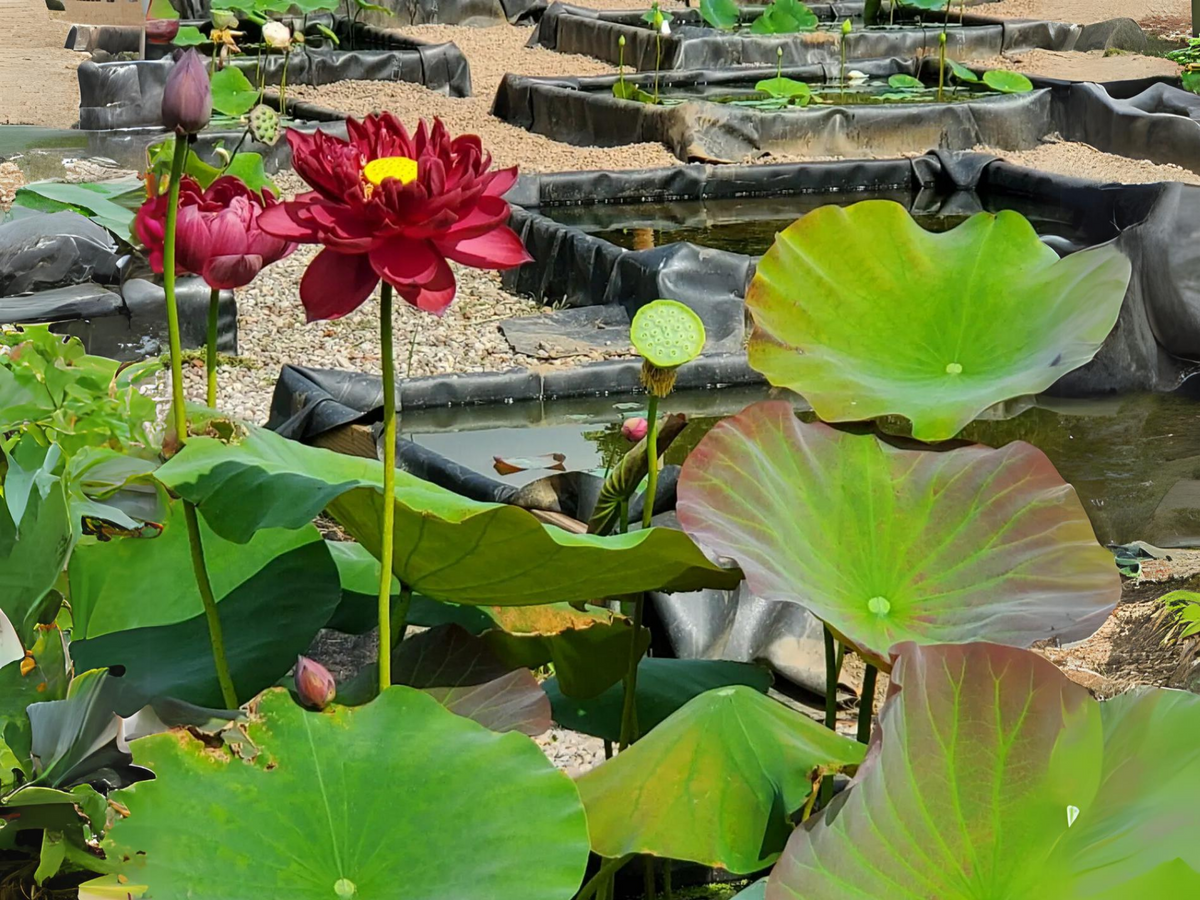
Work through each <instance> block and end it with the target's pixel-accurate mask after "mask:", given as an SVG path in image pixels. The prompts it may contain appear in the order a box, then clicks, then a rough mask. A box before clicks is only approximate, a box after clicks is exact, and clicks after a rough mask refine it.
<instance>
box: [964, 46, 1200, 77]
mask: <svg viewBox="0 0 1200 900" xmlns="http://www.w3.org/2000/svg"><path fill="white" fill-rule="evenodd" d="M971 66H972V68H981V69H1012V70H1013V71H1016V72H1024V73H1025V74H1026V75H1041V76H1043V77H1044V78H1061V79H1063V80H1064V81H1099V82H1103V81H1123V80H1125V79H1134V78H1152V77H1155V76H1158V75H1165V76H1169V77H1170V76H1175V75H1178V74H1179V66H1178V65H1177V64H1176V63H1173V62H1171V61H1170V60H1169V59H1163V58H1162V57H1161V56H1142V55H1141V54H1138V53H1117V54H1113V55H1112V56H1105V55H1104V53H1103V52H1102V51H1100V50H1094V51H1092V52H1089V53H1074V52H1062V51H1056V50H1028V51H1026V52H1024V53H1013V54H1008V55H1005V56H993V57H991V58H990V59H981V60H979V61H978V62H976V61H972V63H971Z"/></svg>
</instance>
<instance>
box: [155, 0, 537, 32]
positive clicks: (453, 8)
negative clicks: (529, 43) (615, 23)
mask: <svg viewBox="0 0 1200 900" xmlns="http://www.w3.org/2000/svg"><path fill="white" fill-rule="evenodd" d="M172 5H173V6H174V7H175V8H176V9H177V10H178V11H179V14H180V15H181V16H183V17H184V18H188V19H207V18H209V15H210V11H211V9H212V6H213V4H212V3H211V2H209V0H172ZM378 5H379V6H383V7H386V8H387V9H390V10H391V11H392V13H393V15H391V16H388V15H387V14H386V13H376V12H366V13H363V14H362V16H360V20H361V21H363V22H366V23H368V24H372V25H378V26H380V27H382V28H388V27H392V28H394V27H397V26H400V25H410V24H411V25H473V26H486V25H499V24H500V23H501V22H511V23H514V24H515V23H516V22H519V21H522V20H524V19H527V18H529V17H530V16H531V15H533V14H535V12H540V11H541V10H542V9H545V0H379V2H378ZM345 6H346V3H345V2H343V4H342V8H343V9H344V8H345ZM217 8H218V9H220V8H221V5H220V3H218V4H217Z"/></svg>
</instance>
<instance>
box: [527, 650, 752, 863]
mask: <svg viewBox="0 0 1200 900" xmlns="http://www.w3.org/2000/svg"><path fill="white" fill-rule="evenodd" d="M730 685H742V686H745V687H748V688H751V689H753V690H756V691H759V692H761V693H766V691H767V688H769V687H770V686H771V674H770V673H769V672H768V671H767V670H766V669H763V668H760V667H759V666H755V665H751V664H750V663H739V662H728V661H726V660H719V659H651V658H647V659H643V660H641V662H639V663H638V678H637V724H638V731H639V733H641V734H646V733H647V732H650V731H651V730H652V729H654V728H657V727H658V724H659V723H660V722H662V721H663V720H664V719H666V718H667V717H668V716H670V715H671V714H672V713H674V712H675V711H676V710H678V709H679V708H680V707H681V706H683V705H684V704H686V703H688V702H689V701H690V700H692V699H694V698H695V697H698V696H700V695H701V694H703V693H704V692H705V691H711V690H714V689H716V688H722V687H729V686H730ZM543 687H544V688H545V689H546V694H547V695H548V696H549V697H550V705H551V707H553V709H554V721H556V722H557V723H558V724H559V725H562V726H563V727H564V728H570V729H572V730H573V731H580V732H583V733H584V734H590V735H593V736H595V737H599V738H604V740H606V741H617V740H619V739H620V736H621V708H622V705H623V704H624V702H625V686H624V685H623V684H617V685H613V686H612V687H610V688H609V689H608V690H606V691H604V692H603V693H601V694H600V695H599V696H597V697H594V698H591V699H582V700H580V699H577V698H575V697H571V696H568V695H567V694H566V693H565V692H564V690H563V688H562V685H561V684H560V679H559V678H558V677H557V676H556V677H554V678H550V679H547V680H546V682H545V683H544V684H543ZM618 855H620V854H618Z"/></svg>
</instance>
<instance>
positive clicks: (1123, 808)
mask: <svg viewBox="0 0 1200 900" xmlns="http://www.w3.org/2000/svg"><path fill="white" fill-rule="evenodd" d="M896 653H897V654H898V661H897V663H896V667H895V669H894V671H893V675H892V680H893V686H892V695H891V697H890V699H889V700H888V702H887V704H886V705H885V706H884V708H883V710H882V712H881V714H880V734H881V735H882V742H881V745H880V748H879V752H878V753H874V754H872V755H871V757H870V758H869V759H868V760H867V761H866V762H865V763H864V764H863V765H862V766H861V767H860V769H859V772H858V777H857V779H856V780H855V782H854V783H853V784H852V786H851V787H850V789H849V790H848V791H847V792H846V794H845V796H844V799H843V801H842V802H841V803H840V804H838V805H835V807H834V808H833V809H831V810H830V811H829V812H828V813H826V814H824V815H823V816H822V817H821V818H819V819H818V820H817V821H816V822H815V823H814V824H813V826H812V827H811V828H808V829H798V830H797V831H796V832H794V833H793V835H792V838H791V840H790V841H789V843H788V847H787V849H786V851H785V852H784V854H783V856H782V857H781V858H780V860H779V863H778V864H777V865H776V867H775V870H774V871H773V872H772V874H771V879H770V883H769V885H768V894H769V895H770V896H771V897H772V898H774V900H789V898H803V900H834V898H837V900H866V898H877V897H882V896H889V897H938V898H939V900H978V898H980V897H994V898H1012V900H1017V898H1031V897H1057V898H1063V900H1101V898H1104V900H1118V898H1133V897H1142V896H1146V897H1150V896H1165V897H1184V896H1190V890H1189V889H1191V888H1194V887H1195V885H1196V884H1197V873H1196V869H1197V867H1198V866H1200V844H1197V842H1196V840H1195V824H1194V823H1195V810H1196V804H1197V802H1200V750H1198V749H1197V747H1196V743H1195V740H1194V735H1195V733H1196V729H1197V728H1198V727H1200V697H1197V696H1196V695H1192V694H1185V693H1182V692H1177V691H1167V690H1159V689H1147V690H1144V691H1141V692H1139V693H1135V694H1133V695H1132V696H1129V697H1123V698H1119V699H1118V700H1116V701H1109V703H1106V704H1101V703H1097V702H1096V701H1095V700H1093V699H1092V698H1091V696H1090V695H1089V694H1088V693H1087V691H1086V690H1084V689H1083V688H1081V687H1079V686H1078V685H1075V684H1073V683H1072V682H1071V681H1070V680H1069V679H1067V678H1066V676H1064V675H1063V674H1062V673H1061V672H1060V671H1059V670H1058V669H1057V668H1055V667H1054V665H1052V664H1051V663H1049V662H1047V661H1046V660H1044V659H1042V658H1041V657H1040V656H1038V655H1036V654H1033V653H1030V652H1027V651H1021V650H1016V649H1013V648H1009V647H1002V646H999V645H996V644H985V643H975V644H958V645H941V646H936V647H919V646H917V645H915V644H904V645H901V646H899V647H897V648H896ZM1165 754H1169V755H1165ZM1185 823H1186V824H1185ZM1150 887H1155V888H1159V889H1162V888H1169V890H1165V891H1163V892H1162V893H1148V894H1144V893H1140V891H1139V890H1138V889H1139V888H1150Z"/></svg>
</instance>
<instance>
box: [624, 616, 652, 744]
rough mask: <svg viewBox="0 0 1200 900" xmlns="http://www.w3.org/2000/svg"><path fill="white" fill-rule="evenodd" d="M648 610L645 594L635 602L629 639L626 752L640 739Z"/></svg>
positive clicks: (626, 680) (626, 683) (626, 687)
mask: <svg viewBox="0 0 1200 900" xmlns="http://www.w3.org/2000/svg"><path fill="white" fill-rule="evenodd" d="M645 609H646V596H645V594H638V598H637V600H635V601H634V602H633V630H632V631H631V632H630V637H629V669H628V671H626V673H625V698H624V701H623V702H622V704H621V741H620V743H621V749H622V750H625V749H626V748H628V747H629V745H630V744H632V743H633V742H634V741H636V740H637V739H638V724H637V703H636V702H635V700H636V698H637V671H638V663H640V662H641V661H642V654H640V653H639V652H638V635H640V634H641V633H642V616H643V615H644V613H645Z"/></svg>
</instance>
